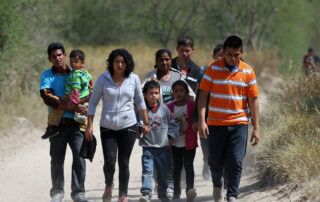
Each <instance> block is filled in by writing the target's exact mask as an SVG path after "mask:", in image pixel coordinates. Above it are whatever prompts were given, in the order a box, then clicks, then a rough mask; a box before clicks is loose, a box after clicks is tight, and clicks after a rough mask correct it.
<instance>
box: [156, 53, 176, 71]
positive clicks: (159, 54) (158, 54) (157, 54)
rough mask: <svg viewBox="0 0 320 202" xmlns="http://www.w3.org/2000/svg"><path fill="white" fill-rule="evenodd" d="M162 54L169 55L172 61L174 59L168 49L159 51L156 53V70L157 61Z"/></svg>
mask: <svg viewBox="0 0 320 202" xmlns="http://www.w3.org/2000/svg"><path fill="white" fill-rule="evenodd" d="M162 54H167V55H168V56H169V57H170V59H172V54H171V51H169V50H167V49H159V50H157V52H156V64H155V65H154V68H157V61H158V60H159V58H160V57H161V55H162Z"/></svg>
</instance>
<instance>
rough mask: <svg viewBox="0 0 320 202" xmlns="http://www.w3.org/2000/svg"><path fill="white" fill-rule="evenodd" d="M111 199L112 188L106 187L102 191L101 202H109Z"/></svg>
mask: <svg viewBox="0 0 320 202" xmlns="http://www.w3.org/2000/svg"><path fill="white" fill-rule="evenodd" d="M111 199H112V187H107V188H106V189H105V190H104V193H103V195H102V202H111Z"/></svg>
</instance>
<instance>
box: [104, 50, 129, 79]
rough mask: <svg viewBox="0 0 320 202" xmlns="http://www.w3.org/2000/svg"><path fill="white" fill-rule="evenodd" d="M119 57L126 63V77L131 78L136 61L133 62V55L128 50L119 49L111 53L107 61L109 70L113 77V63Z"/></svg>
mask: <svg viewBox="0 0 320 202" xmlns="http://www.w3.org/2000/svg"><path fill="white" fill-rule="evenodd" d="M119 55H121V56H122V57H123V59H124V61H125V63H126V69H125V72H124V76H125V77H129V75H130V73H131V72H133V70H134V61H133V57H132V55H131V54H130V53H129V52H128V51H127V50H126V49H123V48H118V49H115V50H113V51H111V53H110V54H109V57H108V59H107V68H108V70H109V72H110V74H111V75H112V76H113V74H114V69H113V61H114V60H115V58H116V57H117V56H119Z"/></svg>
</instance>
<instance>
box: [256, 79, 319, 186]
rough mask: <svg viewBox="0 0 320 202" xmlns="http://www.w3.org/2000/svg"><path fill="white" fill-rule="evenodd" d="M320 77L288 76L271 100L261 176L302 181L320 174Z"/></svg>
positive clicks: (260, 156) (275, 180) (260, 157)
mask: <svg viewBox="0 0 320 202" xmlns="http://www.w3.org/2000/svg"><path fill="white" fill-rule="evenodd" d="M319 85H320V78H318V77H316V78H306V77H301V76H295V77H286V82H285V83H284V84H282V85H281V86H279V87H278V88H279V89H281V90H279V92H278V93H276V95H274V96H273V97H272V98H271V99H270V106H269V107H268V108H271V109H273V110H272V111H269V112H267V115H266V116H264V119H263V120H262V122H263V136H264V139H263V141H262V143H263V144H262V146H261V148H260V151H259V153H258V156H257V158H258V164H259V166H260V167H261V173H260V174H261V177H262V178H263V179H264V180H265V181H269V182H270V180H271V183H283V182H292V183H301V182H306V181H308V180H311V179H313V178H314V177H316V176H320V170H319V166H320V156H319V148H320V125H319V122H320V116H319V109H320V93H319V90H318V86H319Z"/></svg>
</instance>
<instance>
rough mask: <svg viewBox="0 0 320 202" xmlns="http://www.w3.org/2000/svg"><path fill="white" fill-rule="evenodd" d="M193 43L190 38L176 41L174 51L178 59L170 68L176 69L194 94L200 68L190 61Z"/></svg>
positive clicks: (180, 38)
mask: <svg viewBox="0 0 320 202" xmlns="http://www.w3.org/2000/svg"><path fill="white" fill-rule="evenodd" d="M193 47H194V43H193V39H192V38H191V37H187V36H182V37H179V38H178V40H177V46H176V50H177V53H178V57H176V58H174V59H173V60H172V68H174V69H177V70H178V71H179V72H180V73H181V75H182V78H183V79H184V80H185V81H186V82H187V83H188V85H189V86H190V87H191V89H192V90H193V92H194V93H196V90H197V81H198V80H197V79H198V77H199V74H200V68H199V66H198V65H196V64H195V63H194V62H193V61H192V60H191V55H192V53H193V51H194V48H193Z"/></svg>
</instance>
